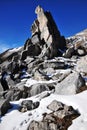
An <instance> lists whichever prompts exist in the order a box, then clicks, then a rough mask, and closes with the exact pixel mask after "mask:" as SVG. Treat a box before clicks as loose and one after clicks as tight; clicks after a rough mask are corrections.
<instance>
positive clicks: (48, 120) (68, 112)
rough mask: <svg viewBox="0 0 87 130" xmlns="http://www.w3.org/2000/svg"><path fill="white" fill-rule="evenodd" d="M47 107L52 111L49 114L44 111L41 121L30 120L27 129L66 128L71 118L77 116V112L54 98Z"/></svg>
mask: <svg viewBox="0 0 87 130" xmlns="http://www.w3.org/2000/svg"><path fill="white" fill-rule="evenodd" d="M48 109H51V110H52V111H53V112H52V113H51V114H46V113H45V114H44V115H43V120H42V121H32V122H31V123H30V125H29V128H28V130H67V128H68V127H69V125H70V124H71V123H72V119H74V118H76V117H78V116H79V113H78V112H77V111H75V110H74V109H73V108H72V107H71V106H67V105H64V104H62V103H61V102H57V101H56V100H55V101H53V102H52V103H51V104H50V105H49V106H48Z"/></svg>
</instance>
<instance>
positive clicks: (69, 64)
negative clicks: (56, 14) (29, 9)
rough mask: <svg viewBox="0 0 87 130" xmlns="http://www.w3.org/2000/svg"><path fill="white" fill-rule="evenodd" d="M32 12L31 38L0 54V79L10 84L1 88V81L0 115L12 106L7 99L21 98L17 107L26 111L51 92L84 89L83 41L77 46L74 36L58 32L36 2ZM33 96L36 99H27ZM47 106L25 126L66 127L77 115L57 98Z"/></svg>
mask: <svg viewBox="0 0 87 130" xmlns="http://www.w3.org/2000/svg"><path fill="white" fill-rule="evenodd" d="M35 13H36V14H37V19H36V20H35V21H34V23H33V24H32V27H31V31H32V36H31V38H29V39H27V40H26V42H25V44H24V46H23V47H21V48H17V49H12V50H7V51H6V52H4V53H2V54H0V79H1V80H2V82H4V81H5V82H6V83H7V85H8V86H9V89H8V90H6V91H3V90H2V86H1V84H0V91H1V92H0V100H1V101H0V102H1V103H0V115H5V114H6V113H7V111H8V109H10V108H11V107H12V104H11V103H10V101H18V100H19V99H21V98H22V99H23V100H24V101H23V102H21V104H20V106H21V107H20V109H19V110H20V112H27V111H32V110H34V109H38V108H39V106H40V101H41V100H42V99H43V98H45V97H48V96H50V95H51V94H54V95H55V94H62V95H72V94H73V95H74V94H77V93H80V92H82V91H84V90H86V89H87V86H86V82H87V67H86V66H87V62H86V61H87V55H86V51H87V50H86V44H84V46H82V44H80V45H81V46H79V47H77V44H78V43H77V42H76V41H75V39H74V40H73V38H69V39H65V38H64V36H61V34H60V32H59V30H58V29H57V26H56V24H55V21H54V20H53V17H52V15H51V13H50V12H47V11H44V10H43V9H42V8H41V7H40V6H38V7H37V8H36V10H35ZM85 35H86V32H85ZM79 37H80V36H79ZM86 41H87V40H86V38H85V41H84V43H86ZM80 47H81V48H80ZM84 55H85V56H84ZM60 56H61V57H60ZM3 72H6V73H5V74H4V75H2V73H3ZM3 80H4V81H3ZM3 87H4V86H3ZM43 93H44V94H43ZM34 96H37V97H39V101H35V102H34V101H33V100H32V98H31V100H28V99H27V98H29V97H34ZM3 98H5V99H3ZM47 109H49V110H50V111H51V113H49V114H48V113H44V114H43V119H42V121H35V120H33V121H32V122H31V123H30V124H29V127H28V130H67V128H68V127H69V125H71V123H72V120H73V119H74V118H76V117H77V116H78V115H79V113H78V112H77V111H75V110H74V109H73V108H72V107H71V106H67V105H65V104H62V103H60V102H57V101H53V102H52V103H51V104H49V105H48V107H47Z"/></svg>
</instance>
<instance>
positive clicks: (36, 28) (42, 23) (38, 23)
mask: <svg viewBox="0 0 87 130" xmlns="http://www.w3.org/2000/svg"><path fill="white" fill-rule="evenodd" d="M35 13H36V14H37V19H36V20H35V21H34V23H33V24H32V28H31V31H32V37H31V40H28V41H26V43H25V48H26V50H27V55H28V56H36V55H39V54H40V57H44V56H46V57H47V58H53V57H55V56H58V55H60V54H61V53H60V50H64V48H65V46H66V42H65V38H64V37H63V36H61V35H60V32H59V30H58V29H57V26H56V24H55V22H54V20H53V17H52V15H51V13H50V12H44V10H43V9H42V8H41V7H40V6H38V7H37V8H36V10H35ZM25 48H24V49H25ZM25 53H26V52H25ZM24 55H25V54H24V53H23V56H22V58H23V57H25V56H24Z"/></svg>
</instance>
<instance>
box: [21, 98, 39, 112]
mask: <svg viewBox="0 0 87 130" xmlns="http://www.w3.org/2000/svg"><path fill="white" fill-rule="evenodd" d="M38 106H39V102H33V101H32V100H24V101H22V103H21V106H20V111H21V112H26V111H28V110H33V109H36V108H37V107H38Z"/></svg>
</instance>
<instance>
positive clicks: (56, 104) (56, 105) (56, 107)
mask: <svg viewBox="0 0 87 130" xmlns="http://www.w3.org/2000/svg"><path fill="white" fill-rule="evenodd" d="M47 108H48V109H50V110H51V111H58V110H61V109H63V108H64V105H63V104H62V103H61V102H58V101H56V100H54V101H52V102H51V104H49V105H48V107H47Z"/></svg>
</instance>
